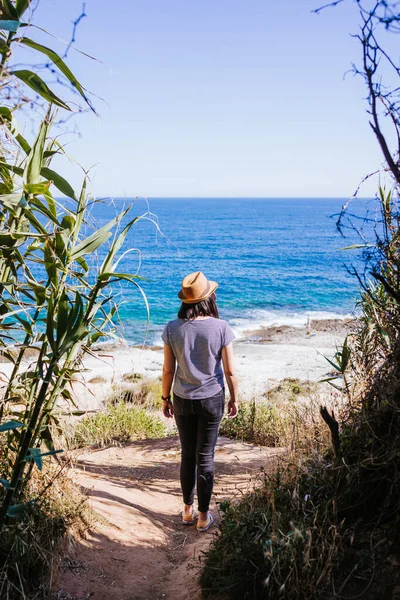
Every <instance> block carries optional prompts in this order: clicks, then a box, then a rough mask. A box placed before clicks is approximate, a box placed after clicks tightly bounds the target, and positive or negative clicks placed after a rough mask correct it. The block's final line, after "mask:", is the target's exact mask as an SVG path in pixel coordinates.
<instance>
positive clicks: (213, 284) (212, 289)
mask: <svg viewBox="0 0 400 600" xmlns="http://www.w3.org/2000/svg"><path fill="white" fill-rule="evenodd" d="M208 283H209V284H210V291H208V292H207V294H206V295H205V296H202V297H201V298H190V299H189V298H185V296H184V295H183V291H182V290H180V292H178V298H179V299H180V300H182V302H184V303H185V304H197V302H201V301H202V300H207V298H209V297H210V296H211V294H213V293H214V292H215V290H216V289H217V287H218V283H217V282H216V281H210V280H208Z"/></svg>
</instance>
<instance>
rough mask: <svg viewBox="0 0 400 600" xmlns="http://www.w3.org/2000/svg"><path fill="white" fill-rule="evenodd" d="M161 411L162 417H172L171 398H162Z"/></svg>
mask: <svg viewBox="0 0 400 600" xmlns="http://www.w3.org/2000/svg"><path fill="white" fill-rule="evenodd" d="M162 412H163V415H164V417H167V419H172V417H173V416H174V409H173V407H172V402H171V400H163V403H162Z"/></svg>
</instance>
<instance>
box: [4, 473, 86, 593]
mask: <svg viewBox="0 0 400 600" xmlns="http://www.w3.org/2000/svg"><path fill="white" fill-rule="evenodd" d="M66 466H68V465H67V463H65V464H64V465H62V466H61V467H60V466H56V465H54V464H46V466H45V468H44V470H43V472H42V473H40V474H39V472H38V471H36V472H34V474H33V477H32V478H31V479H30V481H29V483H28V485H27V486H26V488H25V499H28V500H29V499H30V498H32V497H36V498H38V497H40V502H36V503H31V504H29V506H28V507H27V509H26V510H25V511H24V512H23V513H20V514H18V515H16V516H15V517H14V518H13V519H12V520H10V521H9V522H8V523H7V524H6V526H5V527H4V529H3V533H2V538H1V544H0V563H1V568H0V597H1V598H4V599H7V598H17V599H20V598H28V597H35V598H44V597H46V591H47V589H48V587H49V586H50V579H51V575H52V573H54V572H55V570H56V568H57V566H58V560H59V553H58V552H57V551H56V550H57V548H58V546H59V545H60V543H61V542H62V539H63V537H64V536H65V534H66V532H67V531H68V530H69V531H71V530H75V531H76V532H77V533H81V534H83V532H84V531H86V530H87V528H88V527H89V526H90V525H91V524H92V523H93V515H92V513H91V511H90V510H89V508H88V505H87V498H86V496H84V495H83V494H82V493H81V492H80V491H79V488H78V487H77V486H76V485H74V483H73V482H72V481H71V479H70V478H69V477H68V476H66V475H65V474H64V473H65V467H66ZM39 475H40V476H39Z"/></svg>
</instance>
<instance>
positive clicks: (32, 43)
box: [18, 37, 93, 110]
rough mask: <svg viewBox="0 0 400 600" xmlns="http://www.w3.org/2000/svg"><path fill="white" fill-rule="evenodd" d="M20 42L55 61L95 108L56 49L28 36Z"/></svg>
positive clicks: (87, 101)
mask: <svg viewBox="0 0 400 600" xmlns="http://www.w3.org/2000/svg"><path fill="white" fill-rule="evenodd" d="M18 42H19V43H20V44H24V45H25V46H29V47H30V48H33V49H34V50H37V51H38V52H41V53H42V54H45V55H46V56H47V57H48V58H49V59H50V60H51V61H53V63H54V64H55V65H56V67H58V68H59V69H60V71H61V73H63V74H64V75H65V77H66V78H67V79H68V80H69V81H70V82H71V83H72V85H73V86H74V87H75V88H76V89H77V91H78V92H79V93H80V95H81V96H82V98H83V99H84V100H85V102H86V103H87V104H88V105H89V106H90V108H92V110H93V107H92V105H91V104H90V102H89V100H88V98H87V97H86V94H85V92H84V88H83V87H82V85H81V84H80V83H79V81H78V80H77V78H76V77H75V75H74V74H73V73H72V71H71V70H70V69H69V67H68V66H67V65H66V64H65V62H64V61H63V60H62V58H61V57H60V56H59V55H58V54H57V52H54V50H52V49H51V48H48V47H47V46H43V45H42V44H38V43H37V42H35V41H34V40H31V39H29V38H27V37H23V38H21V39H19V40H18Z"/></svg>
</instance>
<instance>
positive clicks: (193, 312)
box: [178, 293, 219, 321]
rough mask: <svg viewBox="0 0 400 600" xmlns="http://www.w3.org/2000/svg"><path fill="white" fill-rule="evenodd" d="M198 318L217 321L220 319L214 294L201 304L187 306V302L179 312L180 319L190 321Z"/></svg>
mask: <svg viewBox="0 0 400 600" xmlns="http://www.w3.org/2000/svg"><path fill="white" fill-rule="evenodd" d="M196 317H215V318H216V319H219V312H218V307H217V298H216V295H215V293H212V294H211V296H208V298H206V299H205V300H202V301H201V302H196V304H186V303H185V302H182V305H181V307H180V309H179V312H178V319H185V320H187V321H189V320H190V319H195V318H196Z"/></svg>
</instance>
